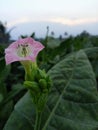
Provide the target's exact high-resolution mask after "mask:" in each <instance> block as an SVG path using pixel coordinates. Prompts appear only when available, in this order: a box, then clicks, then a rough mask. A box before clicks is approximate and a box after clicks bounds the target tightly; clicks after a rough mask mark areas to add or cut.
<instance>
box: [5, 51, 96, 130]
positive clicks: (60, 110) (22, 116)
mask: <svg viewBox="0 0 98 130" xmlns="http://www.w3.org/2000/svg"><path fill="white" fill-rule="evenodd" d="M48 74H49V75H50V76H51V78H52V80H53V86H52V91H51V93H50V96H49V99H48V102H47V105H46V107H45V109H44V112H43V116H42V122H41V129H42V130H58V129H59V130H65V129H68V130H83V129H84V130H97V129H98V93H97V87H96V79H95V75H94V72H93V70H92V67H91V64H90V62H89V60H88V57H87V55H86V54H85V52H84V51H82V50H81V51H78V52H76V53H74V54H73V53H72V54H70V55H68V56H67V57H66V58H65V59H64V60H62V61H60V62H59V63H58V64H56V65H55V66H54V67H53V68H52V69H51V70H50V71H49V72H48ZM34 123H35V111H34V106H33V104H32V101H31V98H30V96H29V94H26V95H25V96H24V97H23V98H22V99H21V100H20V101H19V102H18V103H17V104H16V105H15V108H14V111H13V113H12V114H11V116H10V118H9V120H8V122H7V124H6V125H5V127H4V130H13V129H14V130H21V129H24V130H31V129H32V130H33V129H34ZM16 124H17V125H16Z"/></svg>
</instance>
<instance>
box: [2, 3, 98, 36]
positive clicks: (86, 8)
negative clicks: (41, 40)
mask: <svg viewBox="0 0 98 130" xmlns="http://www.w3.org/2000/svg"><path fill="white" fill-rule="evenodd" d="M97 6H98V0H86V1H85V0H82V1H81V0H69V1H67V0H58V1H56V0H50V1H46V0H40V1H38V0H36V1H35V0H21V1H20V0H14V1H13V0H3V1H1V5H0V20H1V21H2V22H3V23H5V22H7V28H8V30H10V29H11V28H13V27H16V28H14V30H12V32H11V35H12V36H14V37H15V35H16V34H17V36H16V38H18V33H19V35H20V33H24V34H25V35H28V34H30V32H35V33H37V34H38V35H39V33H38V32H39V30H40V29H41V31H42V35H43V34H44V35H45V33H46V26H49V25H50V30H51V31H54V32H55V31H58V32H55V34H56V33H57V35H58V33H59V35H60V34H62V33H64V32H63V31H64V29H63V28H65V31H66V32H67V31H68V33H69V34H70V33H71V34H77V33H79V32H81V31H83V30H86V31H87V32H89V33H92V34H98V7H97ZM29 23H30V25H29ZM31 23H32V25H31ZM35 23H36V24H35ZM44 23H45V25H43V24H44ZM27 24H28V25H27ZM39 24H40V25H39ZM48 24H49V25H48ZM23 25H24V27H23ZM35 25H36V26H35ZM52 25H54V27H53V26H52ZM56 25H57V26H56ZM25 26H26V27H25ZM27 26H28V27H27ZM34 26H35V27H36V28H35V27H34ZM40 26H42V27H43V28H41V27H40ZM58 26H59V27H58ZM32 28H34V29H32ZM60 28H61V29H60ZM66 28H67V30H66ZM24 29H25V30H24ZM53 29H54V30H53ZM71 29H72V30H71ZM17 31H18V32H17ZM26 31H27V34H26ZM43 31H44V32H43ZM40 35H41V34H40Z"/></svg>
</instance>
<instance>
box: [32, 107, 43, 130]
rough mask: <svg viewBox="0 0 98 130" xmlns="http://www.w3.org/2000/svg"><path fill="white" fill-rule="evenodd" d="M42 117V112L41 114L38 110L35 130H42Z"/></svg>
mask: <svg viewBox="0 0 98 130" xmlns="http://www.w3.org/2000/svg"><path fill="white" fill-rule="evenodd" d="M41 115H42V112H39V111H38V110H36V121H35V127H34V130H40V124H41Z"/></svg>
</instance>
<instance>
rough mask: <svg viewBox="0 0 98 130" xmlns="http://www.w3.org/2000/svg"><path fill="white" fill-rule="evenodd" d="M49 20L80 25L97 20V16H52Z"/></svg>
mask: <svg viewBox="0 0 98 130" xmlns="http://www.w3.org/2000/svg"><path fill="white" fill-rule="evenodd" d="M50 21H51V22H55V23H61V24H65V25H69V26H75V25H81V24H89V23H96V22H98V18H83V19H66V18H62V17H59V18H54V19H50Z"/></svg>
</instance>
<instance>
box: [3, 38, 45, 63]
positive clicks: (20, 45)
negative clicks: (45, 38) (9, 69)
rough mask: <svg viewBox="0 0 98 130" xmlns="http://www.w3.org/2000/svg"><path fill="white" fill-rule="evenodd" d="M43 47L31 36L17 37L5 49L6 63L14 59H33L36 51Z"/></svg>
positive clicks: (36, 53)
mask: <svg viewBox="0 0 98 130" xmlns="http://www.w3.org/2000/svg"><path fill="white" fill-rule="evenodd" d="M43 48H44V46H43V45H42V44H41V43H40V42H38V41H35V40H34V39H33V38H31V37H29V38H24V39H19V40H18V41H16V42H13V43H12V44H10V45H9V47H8V48H7V49H5V60H6V64H10V63H12V62H15V61H27V60H30V61H33V62H34V61H35V60H36V57H37V55H38V53H39V52H40V51H41V50H42V49H43Z"/></svg>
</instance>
